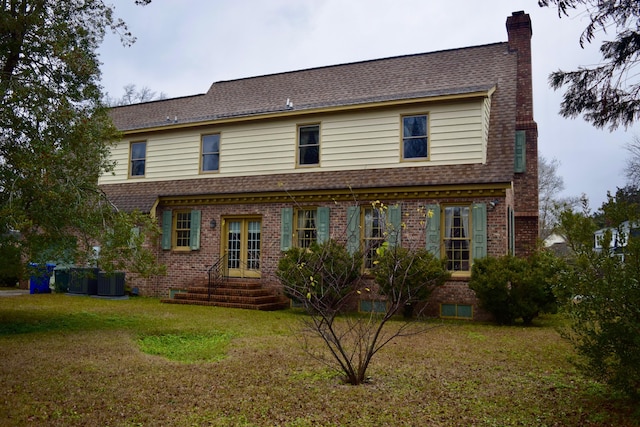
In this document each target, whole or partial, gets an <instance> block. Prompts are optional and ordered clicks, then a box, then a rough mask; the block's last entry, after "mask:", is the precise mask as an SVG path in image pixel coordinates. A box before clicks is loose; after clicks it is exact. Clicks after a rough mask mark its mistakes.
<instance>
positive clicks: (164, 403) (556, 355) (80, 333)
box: [0, 294, 640, 426]
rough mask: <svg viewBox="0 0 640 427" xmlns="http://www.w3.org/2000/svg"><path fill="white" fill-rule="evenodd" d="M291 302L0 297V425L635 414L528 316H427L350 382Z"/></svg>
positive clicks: (591, 420)
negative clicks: (418, 329) (316, 354)
mask: <svg viewBox="0 0 640 427" xmlns="http://www.w3.org/2000/svg"><path fill="white" fill-rule="evenodd" d="M300 316H302V314H300V313H299V312H296V311H278V312H255V311H247V310H230V309H223V308H208V307H196V306H180V305H168V304H161V303H160V302H159V301H158V300H157V299H150V298H135V299H129V300H124V301H112V300H102V299H96V298H89V297H78V296H67V295H58V294H54V295H24V296H15V297H2V298H0V425H2V426H4V425H6V426H27V425H28V426H42V425H56V426H58V425H61V426H62V425H64V426H384V425H389V426H417V425H423V426H633V425H640V419H639V418H640V411H639V410H637V409H636V408H635V407H634V405H633V404H632V403H630V402H627V401H625V400H624V399H620V398H616V397H613V396H612V395H611V393H609V392H608V391H607V389H606V387H604V386H602V385H600V384H598V383H595V382H593V381H591V380H589V379H587V378H585V377H583V376H582V375H581V374H580V373H579V372H577V371H576V370H575V368H574V367H573V365H572V363H571V359H572V358H574V357H575V355H574V353H573V350H572V348H571V347H570V345H569V344H568V343H567V342H565V341H563V340H562V339H561V338H560V337H559V335H558V333H557V332H556V329H555V326H556V325H557V324H558V323H559V322H560V319H559V318H558V317H546V318H543V319H540V320H538V321H537V323H536V326H534V327H530V328H523V327H497V326H493V325H486V324H478V323H470V322H440V321H437V323H438V324H440V325H441V326H440V327H437V328H435V329H432V330H430V331H428V332H426V333H424V334H422V335H418V336H412V337H406V338H400V339H398V340H396V341H393V342H392V343H391V344H390V345H389V346H388V347H386V348H384V349H383V350H382V351H381V352H380V353H378V354H377V355H376V356H375V357H374V359H373V363H372V365H371V367H370V369H369V374H370V376H371V377H372V381H371V383H369V384H366V385H363V386H349V385H345V384H342V383H341V381H340V377H339V376H338V375H336V374H335V373H334V372H332V371H330V370H329V369H327V368H326V367H325V366H324V365H322V364H320V363H319V362H317V361H316V360H314V359H312V358H310V357H309V356H308V355H307V354H306V353H305V352H304V351H303V349H302V347H301V344H300V340H299V338H298V337H297V336H296V333H295V331H296V328H297V327H298V325H299V320H300Z"/></svg>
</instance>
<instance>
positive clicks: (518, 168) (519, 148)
mask: <svg viewBox="0 0 640 427" xmlns="http://www.w3.org/2000/svg"><path fill="white" fill-rule="evenodd" d="M526 153H527V133H526V131H523V130H518V131H516V142H515V157H514V162H513V170H514V172H516V173H523V172H524V171H525V170H526V168H527V156H526Z"/></svg>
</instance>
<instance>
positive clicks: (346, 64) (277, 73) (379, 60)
mask: <svg viewBox="0 0 640 427" xmlns="http://www.w3.org/2000/svg"><path fill="white" fill-rule="evenodd" d="M499 45H508V42H506V41H503V42H494V43H486V44H481V45H475V46H464V47H457V48H450V49H440V50H434V51H431V52H421V53H407V54H404V55H395V56H388V57H384V58H373V59H364V60H361V61H353V62H343V63H339V64H332V65H320V66H317V67H309V68H301V69H298V70H289V71H281V72H276V73H268V74H261V75H256V76H248V77H241V78H238V79H230V80H218V81H216V82H213V83H212V84H211V85H210V86H209V89H208V90H207V92H206V93H205V94H204V95H208V94H209V93H210V92H211V89H212V88H213V87H214V86H215V85H219V84H224V83H237V82H242V81H247V80H255V79H262V78H265V77H275V76H285V75H288V74H295V73H302V72H305V71H315V70H326V69H330V68H339V67H347V66H353V65H359V64H367V63H373V62H382V61H389V60H395V59H403V58H411V57H418V56H426V55H435V54H439V53H445V52H455V51H460V50H472V49H479V48H486V47H490V46H499Z"/></svg>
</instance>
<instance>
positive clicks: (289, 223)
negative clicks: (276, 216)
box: [280, 208, 293, 251]
mask: <svg viewBox="0 0 640 427" xmlns="http://www.w3.org/2000/svg"><path fill="white" fill-rule="evenodd" d="M292 240H293V208H282V209H281V210H280V250H281V251H287V250H289V249H290V248H291V244H292Z"/></svg>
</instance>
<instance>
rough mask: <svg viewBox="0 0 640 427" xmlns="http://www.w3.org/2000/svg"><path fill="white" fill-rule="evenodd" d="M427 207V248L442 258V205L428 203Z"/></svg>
mask: <svg viewBox="0 0 640 427" xmlns="http://www.w3.org/2000/svg"><path fill="white" fill-rule="evenodd" d="M425 209H426V212H425V214H426V217H425V221H426V229H427V250H428V251H429V252H431V253H432V254H433V255H435V256H436V257H438V258H440V246H441V238H440V206H439V205H427V206H425Z"/></svg>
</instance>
